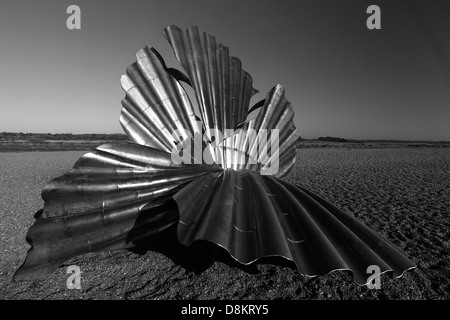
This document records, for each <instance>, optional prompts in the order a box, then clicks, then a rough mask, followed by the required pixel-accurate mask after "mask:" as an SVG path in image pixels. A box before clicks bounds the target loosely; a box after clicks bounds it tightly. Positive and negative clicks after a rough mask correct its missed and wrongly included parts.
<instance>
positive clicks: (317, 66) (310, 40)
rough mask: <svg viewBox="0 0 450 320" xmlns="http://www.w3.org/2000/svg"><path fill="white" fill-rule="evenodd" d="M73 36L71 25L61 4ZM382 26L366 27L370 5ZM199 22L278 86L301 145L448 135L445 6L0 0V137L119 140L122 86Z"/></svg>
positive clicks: (448, 4) (256, 75)
mask: <svg viewBox="0 0 450 320" xmlns="http://www.w3.org/2000/svg"><path fill="white" fill-rule="evenodd" d="M72 4H75V5H78V6H79V7H80V8H81V30H69V29H67V27H66V20H67V18H68V17H69V14H67V13H66V9H67V7H68V6H69V5H72ZM372 4H375V5H378V6H379V7H380V9H381V29H380V30H369V29H368V28H367V27H366V20H367V18H368V17H369V14H367V13H366V9H367V7H368V6H369V5H372ZM171 24H175V25H177V26H179V27H182V28H187V27H188V26H190V25H197V26H199V28H200V31H206V32H208V33H211V34H213V35H214V36H215V37H216V39H217V41H219V42H222V43H223V44H225V45H227V46H228V47H229V48H230V54H231V55H233V56H237V57H239V58H240V59H241V61H242V63H243V67H244V68H245V69H246V70H247V71H248V72H249V73H250V74H251V75H252V77H253V80H254V87H255V88H256V89H258V90H259V91H260V93H259V94H257V95H256V96H254V97H253V99H252V102H251V104H253V103H256V102H257V101H259V100H261V99H263V98H264V97H265V95H266V93H267V91H268V90H270V88H271V87H273V86H274V85H276V84H278V83H280V84H282V85H284V86H285V87H286V96H287V98H288V100H289V101H290V102H291V103H292V104H293V106H294V110H295V113H296V114H295V123H296V126H297V128H298V129H299V132H300V135H301V136H302V137H304V138H317V137H319V136H335V137H344V138H349V139H404V140H450V36H449V35H450V1H448V0H442V1H438V0H428V1H412V0H410V1H406V0H403V1H402V0H397V1H379V0H371V1H365V0H341V1H336V0H328V1H324V0H307V1H301V0H296V1H287V0H277V1H273V0H272V1H262V0H258V1H257V0H246V1H243V0H227V1H214V0H209V1H206V0H189V1H186V0H184V1H183V0H164V1H159V0H154V1H152V0H146V1H136V0H127V1H100V0H95V1H93V0H92V1H85V0H71V1H65V0H58V1H57V0H53V1H51V0H39V1H31V0H29V1H22V0H15V1H12V0H2V1H1V3H0V70H1V75H0V92H1V95H2V99H1V102H0V132H3V131H12V132H41V133H47V132H50V133H65V132H71V133H120V132H122V129H121V127H120V124H119V114H120V109H121V104H120V101H121V99H122V98H123V97H124V96H125V93H124V92H123V91H122V89H121V87H120V83H119V78H120V76H121V75H122V74H123V73H124V72H125V69H126V67H127V66H128V65H130V64H131V63H133V62H134V61H135V53H136V51H137V50H139V49H140V48H141V47H143V46H144V45H150V46H153V47H155V48H156V49H157V50H158V51H159V52H160V53H161V54H162V56H163V57H164V58H165V60H166V63H167V64H168V65H169V66H170V67H176V68H181V66H180V65H179V64H178V62H177V61H176V59H175V57H174V55H173V52H172V49H171V48H170V46H169V44H168V42H167V41H166V39H165V38H164V37H163V36H162V34H161V31H162V29H163V28H164V27H166V26H168V25H171Z"/></svg>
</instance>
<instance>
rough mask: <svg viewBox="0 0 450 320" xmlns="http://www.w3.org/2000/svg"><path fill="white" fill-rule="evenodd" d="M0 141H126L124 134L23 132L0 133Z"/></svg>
mask: <svg viewBox="0 0 450 320" xmlns="http://www.w3.org/2000/svg"><path fill="white" fill-rule="evenodd" d="M0 140H7V141H11V140H61V141H64V140H85V141H99V140H107V141H123V140H128V137H127V136H126V135H125V134H121V133H113V134H99V133H83V134H73V133H23V132H0Z"/></svg>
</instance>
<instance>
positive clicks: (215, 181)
mask: <svg viewBox="0 0 450 320" xmlns="http://www.w3.org/2000/svg"><path fill="white" fill-rule="evenodd" d="M174 199H175V201H176V203H177V205H178V209H179V212H180V223H179V224H178V238H179V241H180V242H181V243H182V244H183V245H185V246H190V245H191V244H192V243H193V242H194V241H197V240H208V241H211V242H213V243H215V244H217V245H219V246H221V247H223V248H225V249H226V250H227V251H228V252H229V253H230V255H231V256H232V257H233V258H234V259H235V260H237V261H238V262H240V263H242V264H250V263H252V262H254V261H256V260H257V259H260V258H263V257H268V256H281V257H284V258H286V259H289V260H292V261H294V262H295V264H296V265H297V268H298V270H299V272H300V273H302V274H304V275H307V276H317V275H323V274H327V273H329V272H331V271H334V270H351V271H352V272H353V275H354V280H355V281H356V282H357V283H358V284H365V283H366V282H367V281H368V280H367V279H368V275H367V273H366V271H367V267H368V266H370V265H378V266H379V267H380V269H381V271H382V272H384V271H391V270H392V271H393V272H394V276H399V275H401V274H402V273H403V272H404V271H405V270H407V269H410V268H413V267H414V264H413V263H412V262H411V261H410V260H408V258H406V256H405V255H404V253H403V252H401V251H400V250H398V249H396V248H395V247H394V246H393V245H392V244H391V243H389V242H388V241H386V240H384V239H383V238H381V237H379V236H377V235H376V234H375V232H373V231H372V230H371V229H369V228H368V227H366V226H364V225H362V224H361V223H359V222H358V221H357V220H355V219H354V218H352V217H350V216H348V215H346V214H343V213H342V211H340V210H339V209H337V208H335V207H333V206H331V205H329V204H328V203H327V202H326V201H325V200H323V199H321V198H319V197H317V196H315V195H312V194H311V193H309V192H306V191H305V190H303V189H301V188H296V187H295V186H293V185H290V184H288V183H285V182H283V181H281V180H278V179H276V178H272V177H266V176H261V175H259V174H257V173H254V172H251V171H233V170H227V171H224V172H223V173H211V174H209V175H206V176H203V177H200V178H198V179H197V180H195V181H193V182H191V183H190V184H189V185H188V186H186V187H184V188H183V190H181V191H179V192H178V193H177V194H176V195H175V196H174Z"/></svg>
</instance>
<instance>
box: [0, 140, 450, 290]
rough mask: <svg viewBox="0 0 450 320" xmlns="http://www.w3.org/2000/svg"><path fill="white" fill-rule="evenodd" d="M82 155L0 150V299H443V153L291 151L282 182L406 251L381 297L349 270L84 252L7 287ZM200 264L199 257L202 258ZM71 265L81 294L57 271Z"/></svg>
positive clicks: (446, 229)
mask: <svg viewBox="0 0 450 320" xmlns="http://www.w3.org/2000/svg"><path fill="white" fill-rule="evenodd" d="M83 153H85V152H80V151H73V152H69V151H66V152H25V153H0V190H1V192H0V219H1V220H0V299H80V298H83V299H275V298H281V299H449V298H450V263H449V262H450V261H449V260H450V258H449V257H450V250H449V245H450V243H449V239H450V219H449V211H450V149H449V148H427V149H414V148H399V149H387V148H386V149H384V148H383V149H336V148H330V149H315V148H313V149H300V150H299V151H298V153H297V162H296V165H295V167H294V169H293V170H292V172H291V173H290V174H289V175H288V176H287V177H286V178H285V179H286V180H287V181H289V182H292V183H295V184H301V185H303V186H305V187H307V188H309V189H310V190H311V191H314V192H316V193H318V194H319V195H321V196H322V197H324V198H325V199H327V200H329V201H330V202H332V203H334V204H335V205H337V206H338V207H340V208H342V209H343V210H345V211H346V212H348V214H350V215H353V216H355V217H356V218H358V219H359V220H360V221H362V222H363V223H365V224H366V225H367V226H369V227H371V228H373V229H374V230H375V231H376V232H378V233H379V234H380V235H382V236H384V237H385V238H386V239H388V240H390V241H391V242H393V243H394V244H395V245H397V246H398V247H399V248H400V249H402V250H403V251H405V252H406V254H407V255H408V256H409V257H410V259H411V260H413V261H414V262H416V263H417V265H418V268H417V269H415V270H413V271H409V272H407V273H406V274H405V275H404V276H403V277H402V278H399V279H391V278H390V277H389V276H388V275H382V278H381V284H382V288H381V290H369V289H368V288H367V287H365V286H362V287H361V286H358V285H356V284H355V283H354V282H353V281H352V279H351V276H350V274H349V273H348V272H346V271H337V272H334V273H332V274H330V275H327V276H321V277H317V278H306V277H303V276H301V275H300V274H299V273H298V272H297V271H295V270H292V269H291V268H290V266H288V265H283V264H281V265H271V264H258V265H255V266H254V267H253V268H249V269H246V270H245V271H244V270H242V269H240V268H237V267H236V266H233V265H229V264H227V263H224V262H213V261H211V267H209V268H208V269H206V270H205V271H203V272H201V273H200V274H195V273H193V272H186V270H185V269H184V268H183V267H181V266H179V265H177V264H175V263H173V262H172V261H171V260H170V259H169V258H168V257H166V256H164V255H162V254H160V253H156V252H147V253H146V254H144V255H138V254H136V253H132V252H129V251H115V252H100V253H90V254H86V255H83V256H80V257H78V258H75V259H72V260H70V261H68V262H67V263H66V264H65V265H63V266H62V267H61V268H59V269H58V270H57V271H56V272H55V273H54V274H52V275H51V276H49V277H48V278H46V279H44V280H41V281H35V282H23V283H12V284H11V283H10V280H11V277H12V275H13V273H14V271H15V270H16V269H17V268H18V267H19V266H20V264H21V263H22V261H23V259H24V258H25V255H26V251H27V250H28V244H27V243H26V242H25V235H26V232H27V230H28V228H29V227H30V226H31V225H32V223H33V221H34V218H33V214H34V213H35V212H36V211H37V210H39V209H40V208H42V206H43V201H42V199H41V198H40V192H41V190H42V188H43V187H44V185H45V184H46V183H47V182H48V181H49V180H51V179H53V178H55V177H57V176H60V175H62V174H63V173H64V172H66V171H68V170H69V169H70V168H71V167H72V165H73V164H74V163H75V162H76V160H77V159H78V158H79V157H80V156H81V155H82V154H83ZM203 258H204V257H203ZM72 264H76V265H78V266H80V268H81V271H82V272H83V273H82V279H81V287H82V289H81V290H68V289H67V287H66V280H67V277H68V275H67V274H66V268H67V266H68V265H72Z"/></svg>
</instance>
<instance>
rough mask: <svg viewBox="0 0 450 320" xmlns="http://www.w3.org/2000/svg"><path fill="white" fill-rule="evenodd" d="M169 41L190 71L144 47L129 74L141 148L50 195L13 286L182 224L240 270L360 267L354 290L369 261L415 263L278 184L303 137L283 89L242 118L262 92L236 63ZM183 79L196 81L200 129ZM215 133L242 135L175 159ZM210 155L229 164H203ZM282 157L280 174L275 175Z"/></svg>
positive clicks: (129, 107)
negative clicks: (261, 265) (184, 147)
mask: <svg viewBox="0 0 450 320" xmlns="http://www.w3.org/2000/svg"><path fill="white" fill-rule="evenodd" d="M164 35H165V36H166V37H167V39H168V40H169V41H170V44H171V45H172V47H173V50H174V52H175V55H176V57H177V58H178V60H179V61H180V62H181V64H182V66H183V68H184V69H185V70H186V72H187V76H185V75H184V74H183V73H181V72H180V71H178V70H176V69H171V68H167V67H166V66H165V63H164V61H163V60H162V58H161V57H160V55H159V54H158V53H157V51H156V50H155V49H153V48H149V47H145V48H143V49H141V50H139V51H138V53H137V54H136V58H137V60H136V62H135V63H133V64H132V65H131V66H130V67H129V68H127V72H126V74H125V75H123V76H122V78H121V83H122V87H123V89H124V90H125V92H126V97H125V98H124V99H123V100H122V105H123V108H122V113H121V116H120V123H121V125H122V127H123V128H124V130H125V132H126V133H127V134H128V136H129V137H130V138H131V139H132V140H133V142H134V143H121V144H106V145H103V146H100V147H98V148H97V149H96V150H94V151H92V152H90V153H88V154H86V155H84V156H83V157H82V158H81V159H80V160H79V161H78V162H77V163H76V164H75V166H74V168H73V169H72V170H71V171H70V172H68V173H67V174H65V175H63V176H62V177H59V178H57V179H55V180H53V181H51V182H50V183H49V184H48V185H47V186H46V187H45V188H44V190H43V192H42V198H43V199H44V200H45V206H44V209H43V212H42V214H41V215H40V216H39V217H37V220H36V222H35V224H34V225H33V226H32V227H31V228H30V229H29V231H28V234H27V241H28V242H29V243H30V244H31V245H32V248H31V249H30V251H29V252H28V255H27V258H26V261H25V262H24V264H23V266H22V267H21V268H20V269H19V270H18V271H17V273H16V274H15V277H14V279H15V280H24V279H37V278H41V277H43V276H45V275H47V274H49V273H51V272H52V271H53V270H55V268H56V267H57V266H58V265H60V264H61V263H62V262H64V261H65V260H67V259H69V258H71V257H74V256H76V255H79V254H82V253H86V252H90V251H97V250H112V249H122V248H129V247H131V246H133V245H135V244H137V243H146V242H149V241H158V237H159V236H160V235H161V233H163V231H164V230H167V228H169V227H171V226H173V227H174V228H175V227H176V224H177V223H178V238H179V240H180V242H181V243H182V244H184V245H187V246H189V245H190V244H191V243H192V242H193V241H196V240H208V241H212V242H213V243H216V244H217V245H219V246H222V247H224V248H225V249H226V250H228V252H229V253H230V254H231V255H232V256H233V257H234V258H235V259H236V260H237V261H239V262H241V263H244V264H248V263H251V262H253V261H255V260H257V259H259V258H262V257H266V256H281V257H284V258H286V259H289V260H292V261H294V262H295V263H296V264H297V267H298V269H299V271H300V272H301V273H303V274H305V275H309V276H313V275H319V274H325V273H328V272H330V271H332V270H336V269H349V270H352V271H353V272H354V275H355V280H356V281H357V282H358V283H364V282H365V281H366V279H367V274H366V270H367V267H368V266H369V265H378V266H379V267H380V268H381V270H382V271H386V270H393V271H394V275H395V276H399V275H401V274H402V273H403V272H404V271H405V270H407V269H409V268H412V267H414V265H413V264H412V262H410V261H409V260H408V259H407V258H406V257H405V255H404V254H403V253H402V252H401V251H399V250H398V249H396V248H395V247H394V246H392V245H391V244H390V243H389V242H387V241H386V240H383V239H382V238H380V237H379V236H377V235H376V234H375V233H374V232H373V231H372V230H371V229H369V228H367V227H365V226H363V225H362V224H361V223H359V222H358V221H356V220H355V219H353V218H351V217H350V216H348V215H346V214H345V213H343V212H342V211H341V210H339V209H338V208H336V207H334V206H332V205H331V204H329V203H327V202H326V201H324V200H323V199H321V198H319V197H317V196H316V195H314V194H312V193H310V192H308V191H307V190H304V189H303V188H301V187H295V186H293V185H290V184H288V183H286V182H283V181H282V180H280V179H278V178H279V177H282V176H284V175H286V174H287V173H288V172H289V170H290V169H291V168H292V166H293V165H294V162H295V155H296V150H295V142H296V141H297V139H298V133H297V130H296V128H295V126H294V123H293V117H294V112H293V109H292V106H291V104H290V103H289V102H288V101H287V99H286V97H285V93H284V88H283V87H282V86H280V85H277V86H275V87H273V88H272V89H271V90H270V91H269V92H268V94H267V96H266V99H264V100H261V101H260V102H258V103H257V104H255V105H254V107H253V108H251V109H250V110H254V111H255V112H258V114H257V116H256V117H255V118H253V119H252V120H246V118H247V114H248V110H249V103H250V98H251V96H252V95H253V94H254V93H255V92H256V90H255V89H253V87H252V79H251V77H250V75H249V74H248V73H247V72H245V71H244V70H243V69H242V67H241V62H240V61H239V59H237V58H235V57H230V56H229V54H228V48H227V47H225V46H224V45H222V44H218V43H216V41H215V39H214V37H212V36H211V35H208V34H205V33H199V31H198V29H197V28H196V27H190V28H188V29H187V30H184V31H183V30H181V29H179V28H178V27H175V26H171V27H168V28H166V29H165V30H164ZM179 80H180V81H184V82H185V83H187V84H192V86H193V88H194V91H195V93H196V96H197V100H198V101H199V105H200V113H201V120H202V121H203V123H198V122H197V120H198V118H197V117H196V115H195V114H194V110H193V107H192V105H191V102H190V100H189V97H188V96H187V95H186V92H185V90H184V89H183V87H182V85H181V84H180V82H179ZM256 110H258V111H256ZM208 128H212V129H214V130H215V132H216V133H217V131H219V130H220V131H221V132H222V133H226V129H237V131H236V132H234V133H233V134H232V135H229V136H225V137H224V138H225V139H217V140H218V141H213V140H211V136H212V135H213V134H214V131H213V132H212V133H208V134H206V136H205V139H202V138H200V141H201V144H202V145H201V148H200V149H201V150H200V151H199V150H197V148H196V147H195V146H192V145H191V150H193V152H192V154H191V156H190V157H191V158H192V159H191V160H197V161H198V160H200V162H199V163H201V164H198V165H196V164H180V165H176V164H174V162H173V161H172V157H171V154H170V152H172V151H173V150H174V149H175V148H176V146H177V145H179V143H180V142H182V140H183V139H185V138H187V137H189V136H199V135H201V136H203V134H204V131H205V129H208ZM180 129H181V130H180ZM183 129H186V131H185V132H184V134H182V135H181V136H180V137H174V136H173V135H172V134H173V132H174V131H175V130H180V133H183ZM262 129H267V130H269V131H268V136H267V137H266V138H267V139H270V137H271V136H272V137H273V135H274V134H276V133H274V131H270V130H271V129H277V130H278V131H277V132H278V135H279V148H278V149H277V148H273V146H271V144H270V143H269V144H267V143H266V144H260V143H259V141H258V137H257V135H258V134H259V133H260V132H262ZM207 132H208V131H207ZM255 133H256V134H255ZM187 140H188V141H190V140H189V139H187ZM205 149H206V152H204V151H205ZM274 149H275V150H274ZM261 154H262V155H263V156H261ZM202 155H206V156H209V157H210V158H212V159H213V160H215V161H216V163H219V164H221V166H218V165H217V164H212V165H207V164H205V162H206V161H203V160H205V159H204V158H202ZM277 159H278V160H279V161H277ZM275 162H276V165H275V167H276V168H277V169H278V170H276V171H275V172H270V171H268V170H269V169H270V167H272V165H273V164H274V163H275ZM194 163H197V162H194ZM264 174H270V175H264ZM277 177H278V178H277ZM174 199H175V201H174Z"/></svg>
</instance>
